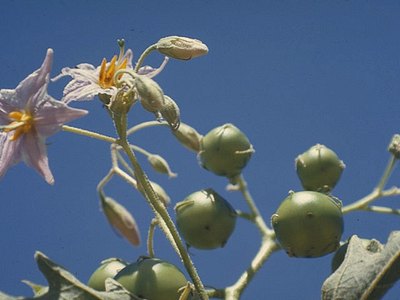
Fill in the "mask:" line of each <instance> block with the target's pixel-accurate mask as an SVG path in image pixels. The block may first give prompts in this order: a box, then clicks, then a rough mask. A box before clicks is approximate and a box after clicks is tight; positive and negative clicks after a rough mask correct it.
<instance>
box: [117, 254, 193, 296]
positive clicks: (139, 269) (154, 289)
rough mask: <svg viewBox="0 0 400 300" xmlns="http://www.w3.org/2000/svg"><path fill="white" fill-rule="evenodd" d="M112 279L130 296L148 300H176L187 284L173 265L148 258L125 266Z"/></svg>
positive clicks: (183, 276)
mask: <svg viewBox="0 0 400 300" xmlns="http://www.w3.org/2000/svg"><path fill="white" fill-rule="evenodd" d="M114 279H115V280H116V281H118V282H119V283H120V284H121V285H122V286H123V287H124V288H125V289H127V290H128V291H129V292H131V293H132V294H134V295H136V296H138V297H140V298H143V299H149V300H166V299H168V300H178V299H179V296H180V289H181V288H182V287H184V286H185V285H186V283H187V280H186V278H185V275H183V273H182V272H181V271H180V270H179V269H178V268H177V267H176V266H175V265H173V264H171V263H168V262H166V261H163V260H160V259H158V258H148V257H141V258H139V259H138V261H137V262H135V263H132V264H130V265H128V266H126V267H125V268H124V269H122V270H121V271H120V272H119V273H118V274H117V275H116V276H115V277H114Z"/></svg>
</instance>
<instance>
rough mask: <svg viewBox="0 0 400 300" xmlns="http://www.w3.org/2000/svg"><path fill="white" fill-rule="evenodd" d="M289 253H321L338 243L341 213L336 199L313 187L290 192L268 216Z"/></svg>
mask: <svg viewBox="0 0 400 300" xmlns="http://www.w3.org/2000/svg"><path fill="white" fill-rule="evenodd" d="M271 223H272V226H273V228H274V230H275V233H276V238H277V239H278V241H279V243H280V244H281V246H282V248H283V249H285V251H286V253H287V254H288V255H289V256H294V257H320V256H324V255H326V254H328V253H331V252H333V251H335V250H336V249H337V248H338V247H339V242H340V238H341V236H342V233H343V217H342V211H341V204H340V202H339V201H338V200H336V199H334V198H332V197H330V196H328V195H326V194H322V193H318V192H313V191H302V192H297V193H295V192H290V194H289V196H288V197H287V198H286V199H284V200H283V202H282V203H281V205H280V206H279V208H278V210H277V211H276V213H275V214H274V215H272V217H271Z"/></svg>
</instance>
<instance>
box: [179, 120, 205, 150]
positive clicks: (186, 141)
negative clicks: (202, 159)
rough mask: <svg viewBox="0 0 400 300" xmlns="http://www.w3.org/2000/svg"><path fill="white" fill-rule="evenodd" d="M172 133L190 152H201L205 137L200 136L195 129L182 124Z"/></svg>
mask: <svg viewBox="0 0 400 300" xmlns="http://www.w3.org/2000/svg"><path fill="white" fill-rule="evenodd" d="M172 133H173V134H174V136H175V137H176V138H177V140H178V141H179V142H180V143H181V144H182V145H183V146H185V147H186V148H188V149H189V150H192V151H194V152H196V153H197V152H199V151H200V141H201V139H202V137H203V136H202V135H201V134H199V133H198V132H197V131H196V129H194V128H193V127H191V126H189V125H187V124H185V123H181V124H180V126H179V128H178V129H177V130H176V131H173V132H172Z"/></svg>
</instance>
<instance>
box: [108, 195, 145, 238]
mask: <svg viewBox="0 0 400 300" xmlns="http://www.w3.org/2000/svg"><path fill="white" fill-rule="evenodd" d="M101 208H102V210H103V212H104V214H105V215H106V218H107V220H108V222H109V223H110V225H111V226H112V227H113V228H114V229H115V230H116V231H117V232H118V233H119V234H120V235H121V236H123V237H124V238H126V239H127V240H128V241H129V242H130V243H131V244H132V245H134V246H138V245H139V244H140V232H139V228H138V226H137V224H136V221H135V219H134V218H133V217H132V215H131V214H130V213H129V211H128V210H127V209H126V208H125V207H124V206H122V205H121V204H119V203H118V202H117V201H115V200H114V199H112V198H110V197H104V196H101Z"/></svg>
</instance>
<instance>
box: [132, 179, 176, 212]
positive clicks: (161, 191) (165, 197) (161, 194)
mask: <svg viewBox="0 0 400 300" xmlns="http://www.w3.org/2000/svg"><path fill="white" fill-rule="evenodd" d="M150 184H151V186H152V188H153V190H154V192H155V193H156V194H157V196H158V198H159V199H160V201H161V202H162V203H163V204H164V206H167V205H168V204H169V203H170V202H171V198H170V197H169V196H168V194H167V192H166V191H165V190H164V189H163V188H162V187H161V185H159V184H158V183H156V182H154V181H150ZM137 189H138V191H139V192H141V193H142V194H144V190H143V188H142V186H141V185H140V184H139V182H138V183H137Z"/></svg>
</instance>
